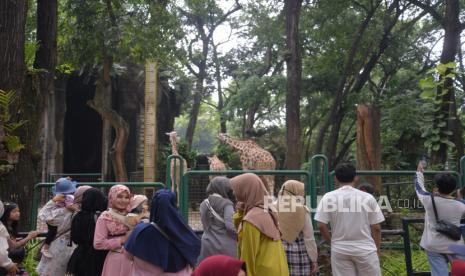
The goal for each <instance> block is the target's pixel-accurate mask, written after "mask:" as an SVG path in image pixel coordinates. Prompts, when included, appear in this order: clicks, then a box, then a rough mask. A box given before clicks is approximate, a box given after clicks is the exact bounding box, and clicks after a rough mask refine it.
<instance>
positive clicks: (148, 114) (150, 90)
mask: <svg viewBox="0 0 465 276" xmlns="http://www.w3.org/2000/svg"><path fill="white" fill-rule="evenodd" d="M157 90H158V89H157V63H156V62H155V61H147V63H146V65H145V112H144V114H145V115H144V116H145V117H144V118H145V120H144V182H155V181H156V175H155V170H156V158H157Z"/></svg>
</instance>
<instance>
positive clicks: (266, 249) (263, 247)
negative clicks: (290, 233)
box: [231, 173, 289, 276]
mask: <svg viewBox="0 0 465 276" xmlns="http://www.w3.org/2000/svg"><path fill="white" fill-rule="evenodd" d="M231 186H232V189H233V191H234V195H235V196H236V199H237V201H238V210H237V212H236V214H235V215H234V222H235V223H236V229H238V250H237V252H238V253H237V254H238V258H239V259H241V260H243V261H245V263H246V268H247V275H248V276H289V269H288V266H287V261H286V255H285V253H284V248H283V245H282V243H281V233H280V232H279V229H278V220H277V216H276V212H275V211H273V210H272V209H271V208H269V207H271V205H270V206H265V204H264V202H265V200H267V197H268V196H269V195H268V192H267V191H266V188H265V185H264V184H263V182H262V181H261V180H260V178H259V177H258V176H257V175H255V174H252V173H246V174H241V175H239V176H236V177H234V178H232V179H231Z"/></svg>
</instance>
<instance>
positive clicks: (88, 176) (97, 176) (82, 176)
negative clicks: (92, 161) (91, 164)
mask: <svg viewBox="0 0 465 276" xmlns="http://www.w3.org/2000/svg"><path fill="white" fill-rule="evenodd" d="M67 176H69V177H71V178H73V179H76V180H78V182H97V181H102V180H103V179H102V174H101V173H50V174H49V175H48V179H47V181H48V182H55V181H56V180H57V179H58V178H60V177H67ZM86 180H90V181H86Z"/></svg>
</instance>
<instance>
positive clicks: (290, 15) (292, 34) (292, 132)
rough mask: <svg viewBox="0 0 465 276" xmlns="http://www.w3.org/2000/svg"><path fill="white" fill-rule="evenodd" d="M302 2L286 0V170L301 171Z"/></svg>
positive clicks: (300, 0)
mask: <svg viewBox="0 0 465 276" xmlns="http://www.w3.org/2000/svg"><path fill="white" fill-rule="evenodd" d="M301 8H302V0H286V1H285V2H284V10H285V13H286V46H287V49H288V52H289V57H288V58H287V59H286V64H287V93H286V157H285V162H284V168H286V169H300V157H301V155H300V153H301V151H300V132H301V130H300V85H301V80H302V59H301V55H300V43H299V18H300V10H301Z"/></svg>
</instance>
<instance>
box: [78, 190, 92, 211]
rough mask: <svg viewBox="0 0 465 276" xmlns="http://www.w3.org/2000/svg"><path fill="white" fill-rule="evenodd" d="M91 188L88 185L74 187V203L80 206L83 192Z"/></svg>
mask: <svg viewBox="0 0 465 276" xmlns="http://www.w3.org/2000/svg"><path fill="white" fill-rule="evenodd" d="M90 188H92V186H89V185H82V186H79V187H77V188H76V192H74V204H77V205H78V206H79V208H80V207H81V204H82V197H83V195H84V192H85V191H87V190H89V189H90Z"/></svg>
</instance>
